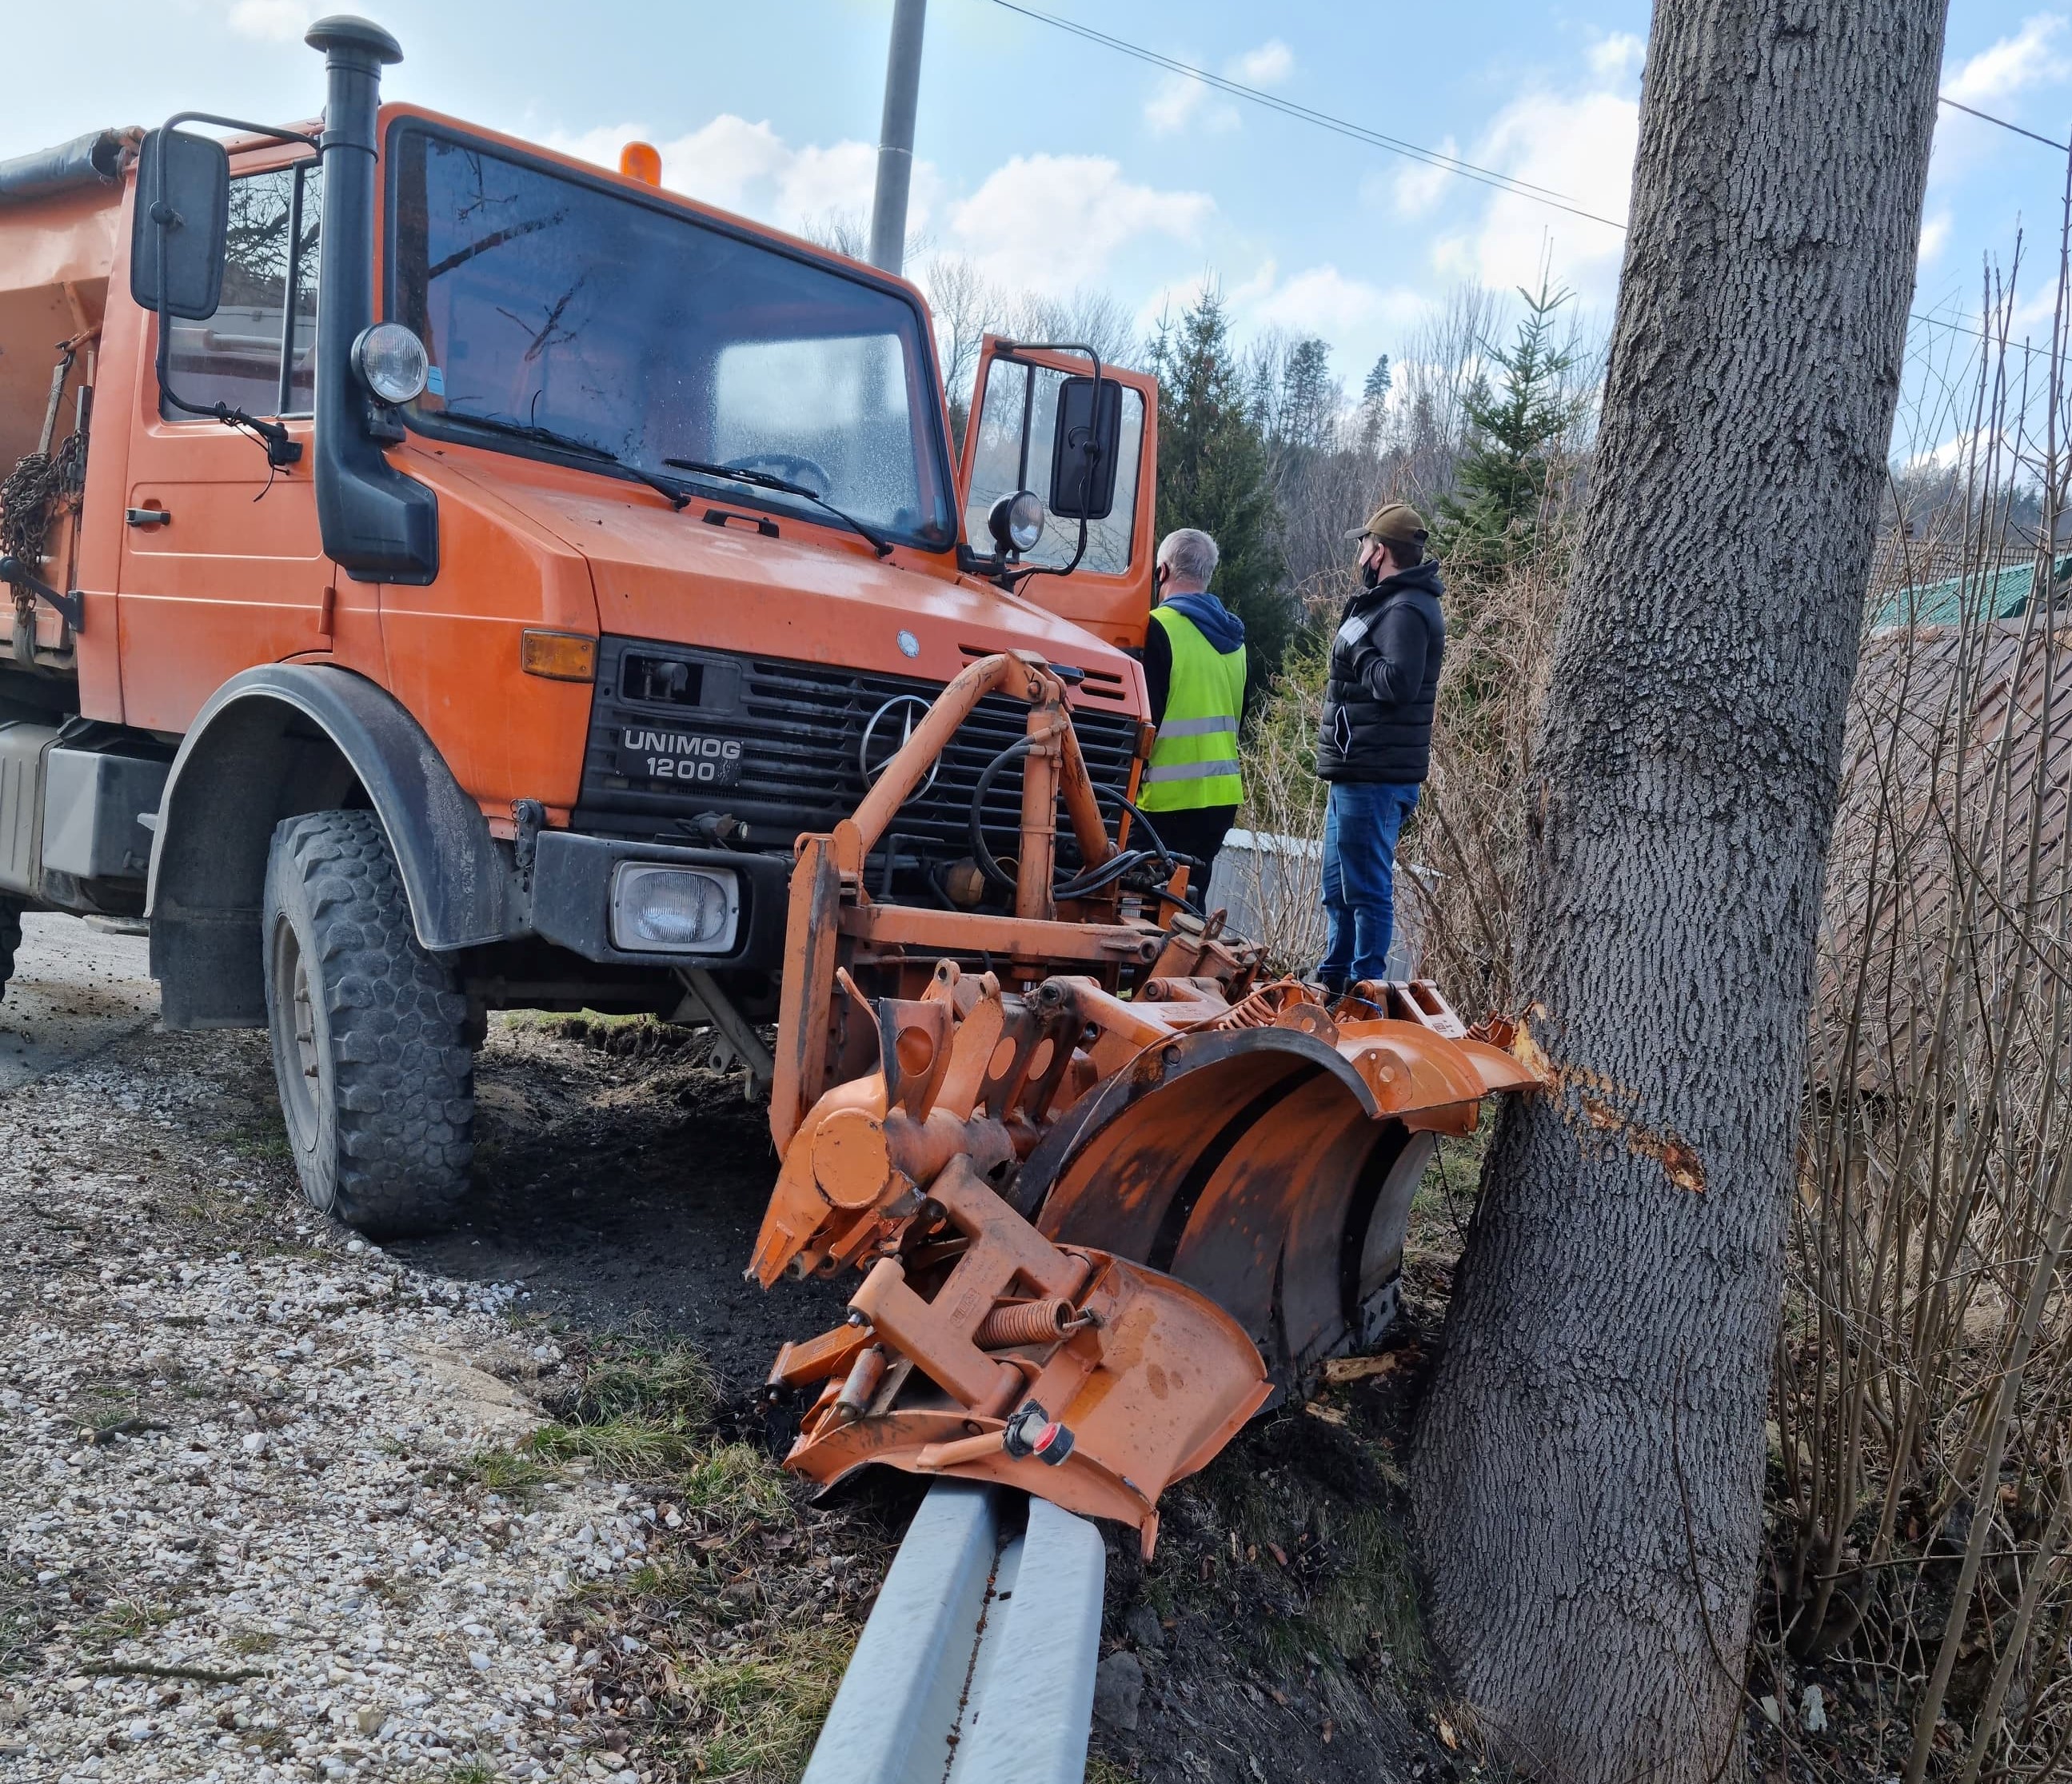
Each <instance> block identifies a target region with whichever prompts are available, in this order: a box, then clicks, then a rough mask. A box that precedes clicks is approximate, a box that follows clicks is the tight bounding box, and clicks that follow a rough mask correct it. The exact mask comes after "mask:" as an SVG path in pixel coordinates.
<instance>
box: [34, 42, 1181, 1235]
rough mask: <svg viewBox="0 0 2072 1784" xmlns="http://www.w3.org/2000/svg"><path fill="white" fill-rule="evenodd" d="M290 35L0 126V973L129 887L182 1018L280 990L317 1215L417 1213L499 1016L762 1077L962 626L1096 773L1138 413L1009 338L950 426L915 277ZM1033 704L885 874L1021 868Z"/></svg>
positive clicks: (901, 814) (992, 727)
mask: <svg viewBox="0 0 2072 1784" xmlns="http://www.w3.org/2000/svg"><path fill="white" fill-rule="evenodd" d="M309 40H310V43H311V44H312V46H313V47H315V48H316V49H318V50H319V51H322V52H323V55H324V58H325V66H326V71H327V91H326V92H325V96H324V98H325V103H324V110H323V121H322V122H321V124H315V125H306V126H302V127H298V128H292V129H290V128H275V127H272V126H267V125H254V124H248V123H244V122H241V121H236V120H232V119H226V118H219V117H211V116H208V115H206V114H202V113H181V114H179V116H176V117H174V118H173V119H171V120H170V121H168V122H167V123H166V125H164V126H163V127H162V128H161V129H157V130H154V131H152V132H150V133H149V134H145V133H143V132H141V131H138V130H125V131H103V132H100V133H97V134H92V135H88V136H85V137H82V138H80V139H79V140H77V141H76V142H72V143H68V144H67V145H65V146H63V147H60V148H58V149H56V150H51V151H49V152H47V153H45V154H36V155H31V156H27V157H24V158H19V159H17V160H15V161H13V162H6V163H5V164H0V467H13V468H12V471H11V473H10V475H7V477H6V484H5V490H4V493H0V553H4V555H0V578H4V579H5V582H6V584H7V585H8V586H9V588H10V590H11V594H12V597H13V599H12V610H11V615H9V614H8V612H7V610H6V609H5V608H0V625H7V624H9V622H10V620H11V624H10V631H9V635H8V636H7V637H6V639H4V640H0V984H4V980H5V977H6V973H7V972H8V971H9V969H10V968H11V965H12V960H13V954H14V947H15V946H16V944H17V943H18V942H19V935H20V917H21V914H22V913H23V911H24V910H54V911H64V912H71V913H75V914H80V915H87V914H93V913H101V914H106V915H114V916H121V917H145V918H147V919H148V921H149V924H150V958H151V972H152V974H153V976H154V978H155V979H156V980H158V984H159V988H160V993H161V998H162V1010H163V1017H164V1021H165V1022H166V1026H168V1027H169V1028H176V1029H193V1028H209V1027H256V1026H265V1027H267V1028H269V1030H270V1032H271V1039H272V1047H273V1060H274V1064H275V1069H276V1072H277V1078H278V1081H279V1086H280V1091H281V1098H282V1105H283V1109H284V1112H285V1115H286V1124H287V1131H288V1134H289V1137H290V1141H291V1144H292V1147H293V1150H294V1157H295V1160H296V1163H297V1166H298V1170H299V1172H300V1175H301V1178H302V1184H303V1186H304V1187H305V1189H306V1191H307V1193H308V1194H309V1197H310V1200H311V1201H312V1202H314V1203H315V1205H316V1206H319V1208H322V1209H325V1210H327V1211H331V1212H334V1213H335V1214H336V1215H338V1217H339V1218H340V1219H343V1220H346V1221H348V1222H351V1223H356V1224H358V1225H360V1226H362V1227H367V1228H368V1229H370V1230H372V1231H377V1232H398V1231H409V1230H412V1229H418V1228H423V1227H428V1226H433V1225H436V1224H438V1223H440V1222H441V1221H442V1220H443V1219H446V1218H447V1217H448V1216H449V1215H450V1213H451V1211H452V1210H453V1209H454V1206H455V1203H456V1202H457V1199H458V1197H459V1195H460V1194H461V1192H462V1190H463V1187H464V1186H465V1184H466V1182H467V1175H468V1170H469V1165H470V1160H471V1130H472V1116H473V1080H472V1065H471V1060H472V1050H473V1048H474V1047H475V1046H476V1045H477V1044H478V1043H479V1041H480V1039H481V1037H482V1035H483V1026H484V1023H485V1021H486V1017H487V1012H488V1011H490V1010H491V1009H504V1008H535V1009H578V1008H584V1007H589V1008H594V1009H600V1010H605V1011H615V1012H639V1011H647V1012H652V1013H656V1014H657V1015H659V1016H662V1017H668V1018H672V1019H676V1020H679V1021H698V1022H701V1023H705V1024H708V1025H710V1026H713V1027H715V1028H716V1029H717V1030H718V1032H719V1033H720V1034H721V1035H722V1037H723V1038H724V1041H725V1042H726V1045H727V1046H729V1047H730V1048H731V1049H732V1050H734V1051H735V1052H736V1053H737V1054H739V1055H740V1056H741V1057H742V1058H744V1059H745V1060H746V1061H747V1062H748V1063H750V1066H751V1067H752V1068H754V1070H755V1071H758V1072H759V1074H760V1075H767V1074H768V1073H769V1071H771V1058H770V1055H769V1054H768V1052H767V1048H766V1046H765V1044H764V1042H763V1038H762V1025H763V1024H764V1023H766V1022H767V1021H769V1020H770V1019H771V1018H772V1017H774V1015H775V1012H776V1009H777V1003H778V997H779V981H780V980H781V979H782V978H783V965H784V956H785V924H786V897H787V886H788V884H789V881H790V877H791V869H792V863H793V852H794V844H795V840H796V839H797V838H798V837H800V836H801V835H802V834H804V833H808V832H828V831H831V830H833V828H835V827H836V825H837V824H838V823H839V822H840V821H841V820H842V819H843V818H844V817H845V815H846V814H847V813H848V812H849V811H850V810H851V809H852V808H854V807H855V806H856V805H857V803H858V801H859V800H861V799H863V798H865V796H866V795H867V794H868V792H869V790H870V787H871V786H872V784H873V783H874V780H875V779H877V777H878V775H881V774H882V771H883V770H884V768H885V766H886V763H888V762H889V761H890V759H891V758H892V757H893V756H894V754H895V753H896V752H898V750H900V748H901V747H902V745H903V744H904V743H906V742H907V740H908V739H909V738H911V736H912V735H913V734H914V731H915V726H917V724H919V721H921V720H922V718H923V717H924V715H925V714H926V713H927V711H928V709H929V707H930V705H931V702H932V701H934V700H935V697H937V695H939V693H940V692H941V690H942V689H943V686H944V685H945V684H947V683H948V682H949V681H950V680H952V679H953V678H954V677H956V676H957V675H958V674H959V673H960V672H961V671H962V670H963V669H964V668H965V667H966V666H967V665H968V664H972V663H975V662H977V661H980V660H985V659H987V658H989V657H993V656H997V655H999V654H1001V653H1003V652H1019V653H1023V655H1024V656H1026V658H1028V659H1029V660H1040V661H1041V662H1042V663H1043V664H1047V665H1049V666H1050V670H1051V671H1052V672H1054V674H1055V675H1056V676H1059V678H1061V680H1062V681H1063V683H1064V684H1067V685H1068V687H1069V693H1068V696H1067V698H1068V702H1069V709H1070V716H1071V721H1072V723H1073V725H1074V726H1075V727H1076V730H1077V733H1078V736H1079V742H1080V746H1081V749H1082V751H1083V758H1084V763H1085V769H1086V774H1087V779H1089V780H1090V782H1091V785H1092V787H1093V790H1094V792H1095V794H1096V798H1097V800H1099V802H1100V804H1101V805H1102V807H1103V808H1104V810H1105V812H1107V813H1108V815H1109V816H1119V815H1120V812H1121V811H1122V809H1123V808H1124V804H1125V803H1126V795H1127V794H1128V791H1130V789H1131V787H1132V786H1133V781H1134V777H1135V775H1136V774H1137V771H1138V760H1139V757H1140V754H1141V746H1142V743H1143V742H1144V727H1143V715H1144V713H1145V697H1144V692H1143V684H1142V680H1141V675H1140V673H1139V672H1138V670H1137V668H1136V666H1135V664H1133V661H1132V660H1131V659H1130V657H1129V656H1128V654H1127V653H1128V651H1129V650H1130V649H1131V648H1132V647H1135V646H1137V645H1139V644H1141V642H1142V639H1143V634H1144V628H1145V619H1146V615H1147V612H1148V610H1149V597H1150V569H1151V565H1150V556H1151V553H1150V545H1151V541H1150V537H1149V527H1150V524H1151V517H1152V516H1151V507H1152V500H1151V491H1152V487H1153V458H1154V453H1155V422H1156V413H1157V405H1156V401H1155V392H1154V388H1153V385H1152V384H1151V382H1150V381H1149V380H1148V379H1146V378H1144V377H1142V376H1137V375H1134V374H1131V373H1128V372H1118V371H1115V370H1113V369H1110V368H1103V367H1102V366H1101V365H1100V362H1099V361H1098V360H1097V359H1096V358H1095V357H1094V356H1092V355H1091V353H1089V352H1087V351H1084V350H1083V349H1075V348H1070V347H1031V346H1028V345H1016V344H1014V343H1008V342H1005V341H1000V340H995V339H988V340H987V342H986V343H985V348H984V351H983V353H982V356H981V359H980V365H979V369H978V376H977V384H976V401H975V403H974V405H973V412H972V417H971V419H970V422H969V425H968V429H967V430H966V436H965V438H964V441H963V442H962V450H961V453H960V455H958V457H957V458H956V462H954V463H953V454H952V434H951V430H950V425H949V420H948V409H947V406H946V404H945V402H944V397H943V386H942V380H941V376H940V374H939V370H938V368H937V365H936V362H935V356H934V351H933V347H932V343H931V331H930V328H929V325H928V317H927V312H926V310H925V307H924V306H923V302H922V300H921V298H919V294H917V293H916V292H915V290H914V289H913V288H912V287H911V286H909V285H907V284H906V283H905V282H902V281H901V280H899V279H898V278H896V277H889V276H886V275H885V274H882V273H878V272H876V271H874V270H872V269H869V268H866V267H864V266H861V265H857V263H855V262H853V261H849V260H848V259H846V258H845V257H841V256H840V255H838V254H834V253H827V252H824V251H821V250H819V249H815V248H813V247H811V246H809V245H806V244H804V243H803V242H800V241H797V240H792V239H791V238H790V237H788V236H783V235H781V234H779V233H776V232H772V231H770V230H767V229H763V228H758V227H756V226H754V225H753V224H749V223H747V222H745V221H743V220H741V219H739V218H737V217H733V216H726V215H725V214H722V213H721V212H717V211H714V210H713V209H710V208H707V207H705V206H702V205H699V204H697V203H693V202H692V201H690V200H689V199H684V198H680V197H678V196H676V195H674V194H672V193H668V192H665V191H662V190H660V187H659V186H658V184H656V183H655V179H654V171H655V158H654V157H653V155H652V151H643V152H637V153H630V154H629V155H628V157H627V161H626V162H625V166H627V167H628V168H631V169H632V170H633V171H632V172H631V173H626V172H621V173H616V174H615V173H612V172H610V171H602V170H600V169H598V168H596V167H593V166H587V165H586V164H584V163H582V162H578V161H576V160H574V159H572V158H569V157H567V156H565V155H560V154H553V153H552V152H549V151H548V150H542V149H540V148H537V147H536V146H532V145H529V144H527V143H524V142H518V141H515V140H513V139H512V138H508V137H506V136H502V135H499V134H495V133H494V132H491V131H488V130H484V129H479V128H476V127H475V126H472V125H467V124H464V123H462V122H459V121H455V120H454V119H452V118H449V117H442V116H438V115H436V114H434V113H431V112H429V111H426V110H424V109H419V108H417V107H413V106H407V105H383V104H382V103H381V101H380V76H381V70H382V68H384V65H386V64H389V63H393V62H394V61H395V60H397V59H398V57H399V55H400V53H401V52H400V51H399V49H398V47H397V44H396V43H395V42H394V40H393V39H392V38H390V37H389V35H388V34H387V33H386V32H384V31H381V30H380V29H379V28H378V27H374V26H372V25H370V24H368V23H364V22H363V21H360V20H357V19H352V18H331V19H327V20H325V21H323V23H320V24H319V25H318V26H317V27H314V28H313V29H312V31H310V39H309ZM642 175H645V176H646V177H640V176H642ZM1038 492H1042V494H1040V495H1039V493H1038ZM1046 511H1047V512H1046ZM1025 717H1026V705H1024V704H1023V703H1022V701H1018V700H1017V699H1013V698H1010V697H1006V696H1004V695H1003V696H999V697H989V698H987V699H985V700H983V701H980V702H979V703H978V704H977V705H976V707H975V708H974V709H972V711H971V712H970V713H969V714H968V716H967V717H965V718H964V721H963V722H962V723H961V724H960V726H958V728H957V730H956V733H955V735H954V736H953V737H952V738H950V739H949V740H948V742H947V744H946V745H945V746H944V747H943V750H942V751H941V753H940V754H939V758H937V759H936V760H935V762H934V763H933V765H932V767H931V771H930V773H929V775H928V777H927V781H926V783H925V784H924V785H923V786H920V787H918V788H917V789H916V790H915V791H914V792H913V793H912V795H911V797H909V798H907V799H906V800H905V802H904V803H903V804H902V806H901V807H900V808H899V810H898V812H897V814H896V816H895V818H894V820H893V821H892V822H891V824H890V826H889V827H888V828H887V829H886V832H885V833H884V834H883V835H882V837H878V838H876V839H875V840H874V842H873V844H872V847H871V849H870V853H869V856H868V858H867V859H866V860H865V861H863V862H862V864H861V878H862V879H863V881H864V882H866V883H867V884H868V886H870V890H871V894H872V896H873V898H874V899H875V901H876V902H877V903H878V906H881V907H884V908H886V909H890V910H893V911H894V912H896V911H897V910H898V909H899V908H900V907H902V906H906V907H914V906H920V907H925V908H927V909H931V910H937V911H943V912H948V911H959V910H961V911H968V912H974V913H983V912H985V911H989V910H994V911H999V910H1007V909H1009V907H1010V906H1011V904H1012V901H1013V890H1014V879H1013V857H1014V854H1015V852H1016V849H1017V845H1018V843H1019V841H1020V837H1019V836H1018V831H1017V826H1018V825H1019V824H1020V814H1021V812H1022V775H1023V770H1024V763H1023V754H1024V753H1026V744H1025V743H1024V742H1023V735H1024V720H1025ZM1058 850H1059V853H1058V857H1057V861H1056V863H1055V866H1056V870H1057V872H1058V873H1059V874H1061V875H1062V876H1063V877H1064V881H1065V882H1066V890H1069V889H1070V882H1071V877H1072V875H1073V874H1075V873H1079V872H1081V871H1082V870H1083V863H1082V862H1081V861H1080V859H1079V857H1078V855H1077V854H1076V853H1075V842H1074V841H1073V839H1072V838H1071V837H1060V838H1059V843H1058ZM1003 861H1005V865H1003ZM1169 865H1170V864H1169ZM1132 895H1134V894H1132ZM898 954H899V950H898V947H896V946H893V945H890V944H887V945H886V947H884V948H882V949H881V950H880V951H879V955H878V957H879V958H882V959H883V960H890V961H896V960H897V958H898ZM932 959H933V957H932V956H931V958H930V963H929V964H932ZM972 964H973V965H974V966H979V965H983V964H985V963H984V962H982V961H976V960H975V961H973V962H972ZM851 968H852V969H853V970H854V971H855V972H858V973H860V974H861V975H863V976H865V978H866V979H867V978H868V977H869V973H870V961H869V960H855V961H852V962H851Z"/></svg>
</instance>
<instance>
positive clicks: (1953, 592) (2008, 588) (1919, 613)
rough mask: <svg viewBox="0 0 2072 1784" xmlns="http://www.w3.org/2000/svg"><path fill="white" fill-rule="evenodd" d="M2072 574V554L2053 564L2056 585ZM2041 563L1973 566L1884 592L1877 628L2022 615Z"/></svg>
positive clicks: (1873, 627)
mask: <svg viewBox="0 0 2072 1784" xmlns="http://www.w3.org/2000/svg"><path fill="white" fill-rule="evenodd" d="M2068 576H2072V557H2060V558H2058V559H2057V560H2056V561H2054V562H2053V564H2052V565H2051V566H2050V581H2051V586H2053V588H2056V587H2058V586H2062V584H2063V583H2064V582H2065V580H2066V578H2067V577H2068ZM2035 577H2036V565H2035V563H2034V561H2030V562H2029V563H2025V564H2010V565H2008V566H2007V567H2006V568H2004V569H1997V570H1973V571H1971V572H1970V573H1967V574H1966V575H1963V576H1953V577H1951V578H1949V579H1948V580H1947V581H1946V582H1922V583H1915V584H1913V585H1911V586H1907V587H1905V588H1898V589H1894V590H1892V592H1891V593H1890V594H1887V595H1885V597H1884V598H1883V599H1882V601H1881V602H1880V603H1879V605H1878V607H1877V610H1876V612H1875V614H1874V615H1873V617H1872V619H1871V630H1872V631H1873V632H1886V631H1893V630H1894V629H1895V628H1896V627H1902V626H1955V625H1959V624H1962V623H1966V622H1969V623H1971V624H1977V623H1979V621H1981V620H1990V619H2020V618H2021V616H2022V615H2024V614H2025V613H2026V612H2028V611H2029V589H2030V587H2031V586H2032V585H2033V582H2034V581H2035Z"/></svg>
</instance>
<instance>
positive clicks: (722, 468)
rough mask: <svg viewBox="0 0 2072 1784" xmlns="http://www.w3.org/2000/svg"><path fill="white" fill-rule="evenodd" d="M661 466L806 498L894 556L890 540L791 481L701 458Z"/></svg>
mask: <svg viewBox="0 0 2072 1784" xmlns="http://www.w3.org/2000/svg"><path fill="white" fill-rule="evenodd" d="M662 462H663V463H664V464H665V465H667V466H668V467H669V468H670V469H671V470H672V471H696V472H697V475H699V476H701V477H713V478H717V479H719V480H720V481H722V482H723V483H746V484H747V485H748V486H749V487H750V488H751V489H774V490H776V491H779V492H780V493H782V494H783V495H797V496H800V497H803V498H804V499H805V500H807V501H808V502H811V503H812V504H814V505H815V506H816V507H818V508H825V509H826V510H827V511H828V513H830V514H832V515H833V516H834V517H835V518H836V519H837V520H840V521H841V522H842V523H843V524H845V525H847V526H849V527H852V528H854V529H855V530H856V531H857V532H860V533H861V534H862V535H863V536H864V537H865V538H866V539H868V540H869V541H870V543H871V546H872V549H874V550H875V551H876V552H877V553H878V556H879V557H890V556H891V555H892V545H891V542H890V541H889V540H886V539H883V538H881V537H880V536H878V533H876V532H874V531H873V530H872V529H871V528H869V527H867V526H865V524H863V523H862V522H861V520H857V517H856V516H854V515H853V514H845V513H843V512H842V511H841V509H840V508H837V507H836V506H835V505H834V504H833V503H832V502H830V501H829V500H828V499H827V497H826V496H824V495H820V494H819V493H817V492H816V491H813V490H810V489H808V488H807V487H806V486H805V485H804V483H793V482H792V481H791V479H789V478H788V477H778V476H774V475H771V473H770V472H769V471H743V470H741V469H740V468H739V467H737V466H734V465H714V464H708V463H706V462H705V460H704V459H702V458H664V460H663V461H662Z"/></svg>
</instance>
